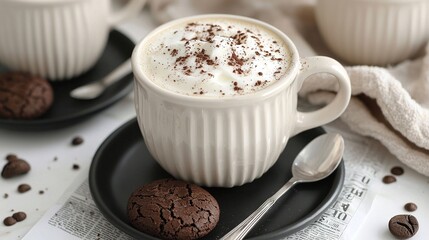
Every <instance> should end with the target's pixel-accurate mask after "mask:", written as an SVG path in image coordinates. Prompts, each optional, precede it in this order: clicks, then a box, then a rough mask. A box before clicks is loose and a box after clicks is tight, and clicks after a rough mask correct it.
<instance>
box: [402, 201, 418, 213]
mask: <svg viewBox="0 0 429 240" xmlns="http://www.w3.org/2000/svg"><path fill="white" fill-rule="evenodd" d="M404 208H405V210H407V211H408V212H414V211H416V210H417V205H416V204H415V203H412V202H409V203H407V204H405V206H404Z"/></svg>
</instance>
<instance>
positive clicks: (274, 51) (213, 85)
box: [141, 19, 291, 96]
mask: <svg viewBox="0 0 429 240" xmlns="http://www.w3.org/2000/svg"><path fill="white" fill-rule="evenodd" d="M143 53H144V54H142V56H141V57H143V58H144V59H143V61H142V66H141V67H142V68H143V70H144V71H145V72H146V73H147V76H148V77H149V79H150V80H152V81H153V82H154V83H156V84H157V85H159V86H161V87H162V88H165V89H168V90H170V91H173V92H176V93H180V94H184V95H198V96H234V95H243V94H249V93H252V92H255V91H258V90H260V89H263V88H265V87H267V86H269V85H271V84H273V83H274V82H276V81H278V80H279V79H280V78H282V76H284V74H285V73H286V72H287V70H288V68H289V65H290V62H291V52H290V50H289V49H288V47H287V45H286V44H285V43H284V41H283V40H282V39H281V38H280V37H279V36H277V35H276V34H275V33H273V32H271V31H269V30H267V29H266V28H264V27H262V26H257V25H253V24H251V23H247V22H245V21H240V20H231V19H228V20H222V19H199V20H194V21H191V22H185V23H182V24H179V25H176V26H172V27H169V28H168V29H164V30H163V31H161V32H159V33H158V34H157V35H154V36H153V37H152V39H150V40H149V42H148V43H147V44H146V45H145V49H144V51H143Z"/></svg>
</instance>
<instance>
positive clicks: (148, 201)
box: [128, 179, 220, 239]
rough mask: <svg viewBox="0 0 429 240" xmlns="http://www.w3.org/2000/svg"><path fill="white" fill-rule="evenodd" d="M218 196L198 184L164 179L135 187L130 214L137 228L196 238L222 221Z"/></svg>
mask: <svg viewBox="0 0 429 240" xmlns="http://www.w3.org/2000/svg"><path fill="white" fill-rule="evenodd" d="M219 214H220V211H219V205H218V203H217V201H216V199H215V198H214V197H213V196H212V195H211V194H210V193H209V192H207V191H206V190H204V189H203V188H201V187H199V186H198V185H195V184H191V183H187V182H184V181H180V180H175V179H161V180H156V181H154V182H151V183H149V184H146V185H143V186H142V187H139V188H138V189H137V190H135V191H134V192H133V193H132V194H131V196H130V198H129V200H128V217H129V220H130V222H131V224H132V225H133V226H134V227H135V228H136V229H138V230H140V231H142V232H145V233H147V234H150V235H152V236H155V237H159V238H162V239H197V238H200V237H203V236H205V235H207V234H208V233H209V232H210V231H211V230H213V229H214V227H215V226H216V225H217V223H218V221H219Z"/></svg>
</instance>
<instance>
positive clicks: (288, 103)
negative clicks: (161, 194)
mask: <svg viewBox="0 0 429 240" xmlns="http://www.w3.org/2000/svg"><path fill="white" fill-rule="evenodd" d="M204 18H209V19H213V18H220V19H223V20H225V19H232V20H234V19H235V20H237V19H238V20H240V21H245V22H249V23H250V24H251V25H253V26H260V27H261V28H264V29H267V30H268V31H271V32H273V33H275V34H276V35H278V36H279V39H281V40H282V41H284V42H285V45H286V46H287V47H288V48H289V50H290V52H291V55H292V56H291V63H290V66H289V67H290V71H288V72H287V73H286V74H285V75H284V76H283V77H282V78H281V79H280V80H278V81H276V82H275V83H273V84H271V85H269V86H267V87H266V88H264V89H261V90H259V91H256V92H254V93H249V94H245V95H235V96H226V97H218V98H216V97H204V96H190V95H184V94H179V93H175V92H173V91H169V90H166V89H164V88H162V87H160V86H159V85H157V84H156V83H154V82H153V81H152V80H151V79H149V77H148V76H149V74H148V73H146V72H144V70H143V68H142V67H141V66H142V61H143V60H142V59H143V57H141V56H142V54H145V53H144V48H145V45H146V44H147V43H149V42H151V41H153V40H152V39H154V38H155V39H156V38H157V35H158V33H159V32H162V31H163V30H164V29H167V28H169V27H171V26H174V25H176V24H180V23H183V22H190V21H196V20H198V19H204ZM132 65H133V72H134V76H135V88H134V89H135V105H136V111H137V119H138V123H139V126H140V129H141V131H142V134H143V136H144V141H145V143H146V145H147V147H148V150H149V151H150V153H151V154H152V156H153V157H154V158H155V159H156V160H157V161H158V163H159V164H160V165H161V166H162V167H163V168H164V169H165V170H167V171H168V172H169V173H170V174H172V175H173V176H174V177H176V178H180V179H184V180H187V181H192V182H195V183H197V184H200V185H205V186H218V187H232V186H237V185H242V184H244V183H247V182H251V181H253V180H254V179H256V178H258V177H260V176H261V175H262V174H263V173H265V172H266V171H267V170H268V169H269V168H270V167H271V166H272V165H273V164H274V163H275V162H276V161H277V159H278V157H279V155H280V154H281V153H282V152H283V150H284V148H285V146H286V143H287V141H288V139H289V137H291V136H293V135H295V134H297V133H299V132H302V131H304V130H307V129H310V128H313V127H317V126H320V125H323V124H326V123H328V122H330V121H332V120H334V119H336V118H337V117H338V116H339V115H340V114H341V113H342V112H343V111H344V109H345V108H346V106H347V105H348V102H349V100H350V95H351V89H350V80H349V77H348V75H347V73H346V71H345V69H344V68H343V67H342V66H341V65H340V64H339V63H338V62H337V61H335V60H333V59H331V58H327V57H309V58H303V59H300V58H299V55H298V51H297V49H296V47H295V45H294V44H293V43H292V41H291V40H290V39H289V38H288V37H287V36H286V35H285V34H284V33H282V32H281V31H280V30H278V29H276V28H274V27H272V26H271V25H268V24H266V23H263V22H261V21H258V20H254V19H250V18H246V17H239V16H232V15H201V16H194V17H189V18H183V19H179V20H175V21H172V22H169V23H167V24H164V25H162V26H160V27H158V28H157V29H155V30H154V31H153V32H151V33H150V34H149V35H148V36H147V37H146V38H145V39H143V41H142V42H140V43H139V44H138V45H137V46H136V48H135V50H134V52H133V55H132ZM320 72H325V73H330V74H332V75H334V76H335V77H336V78H337V79H338V83H339V90H338V93H337V95H336V97H335V99H334V100H333V101H332V102H331V103H330V104H328V105H327V106H325V107H323V108H322V109H319V110H316V111H312V112H299V111H298V110H297V101H298V100H297V99H298V96H297V93H298V91H299V89H300V88H301V86H302V83H303V81H304V80H305V79H306V78H307V77H308V76H310V75H312V74H315V73H320ZM142 161H144V159H142ZM291 161H292V159H291Z"/></svg>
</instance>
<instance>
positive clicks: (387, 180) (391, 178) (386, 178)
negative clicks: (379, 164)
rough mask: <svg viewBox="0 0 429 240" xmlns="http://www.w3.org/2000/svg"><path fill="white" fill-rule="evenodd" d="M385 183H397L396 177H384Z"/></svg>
mask: <svg viewBox="0 0 429 240" xmlns="http://www.w3.org/2000/svg"><path fill="white" fill-rule="evenodd" d="M383 182H384V183H386V184H389V183H393V182H396V177H394V176H391V175H387V176H384V177H383Z"/></svg>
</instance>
